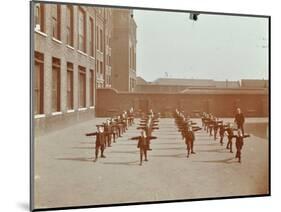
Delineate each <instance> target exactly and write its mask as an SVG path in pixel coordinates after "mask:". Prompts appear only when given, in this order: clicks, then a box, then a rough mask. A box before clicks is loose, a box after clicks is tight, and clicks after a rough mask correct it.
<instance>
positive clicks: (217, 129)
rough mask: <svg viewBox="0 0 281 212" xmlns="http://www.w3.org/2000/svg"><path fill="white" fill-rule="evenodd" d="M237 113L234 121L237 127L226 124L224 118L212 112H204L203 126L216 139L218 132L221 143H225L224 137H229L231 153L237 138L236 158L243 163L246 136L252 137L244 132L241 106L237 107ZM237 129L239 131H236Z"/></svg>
mask: <svg viewBox="0 0 281 212" xmlns="http://www.w3.org/2000/svg"><path fill="white" fill-rule="evenodd" d="M237 114H238V115H237ZM237 114H236V115H235V120H234V122H235V123H236V125H237V128H234V126H233V124H231V123H227V124H224V122H223V120H219V119H218V118H217V117H215V116H214V115H213V114H211V113H205V112H204V113H203V114H202V118H201V120H202V127H203V129H204V130H205V131H207V133H209V135H210V136H214V140H216V139H217V134H219V136H220V144H221V145H223V139H224V137H227V145H226V149H229V151H230V153H233V148H232V140H233V138H236V142H235V146H236V158H238V162H239V163H241V162H242V161H241V151H242V147H243V144H244V138H247V137H250V135H248V134H245V133H244V127H243V125H244V121H245V119H244V116H243V114H242V113H241V110H240V108H237ZM235 131H237V133H235Z"/></svg>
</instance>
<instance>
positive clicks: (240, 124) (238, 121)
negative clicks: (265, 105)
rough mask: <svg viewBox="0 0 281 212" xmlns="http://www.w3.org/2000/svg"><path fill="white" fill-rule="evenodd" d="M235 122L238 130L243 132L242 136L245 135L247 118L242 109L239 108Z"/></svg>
mask: <svg viewBox="0 0 281 212" xmlns="http://www.w3.org/2000/svg"><path fill="white" fill-rule="evenodd" d="M234 122H235V123H236V124H237V128H238V129H241V130H242V134H243V135H244V122H245V118H244V115H243V113H242V112H241V109H240V108H237V113H236V115H235V120H234Z"/></svg>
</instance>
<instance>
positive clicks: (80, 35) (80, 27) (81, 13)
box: [78, 8, 86, 52]
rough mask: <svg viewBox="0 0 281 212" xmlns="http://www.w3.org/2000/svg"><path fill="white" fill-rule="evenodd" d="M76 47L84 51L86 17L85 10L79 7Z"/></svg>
mask: <svg viewBox="0 0 281 212" xmlns="http://www.w3.org/2000/svg"><path fill="white" fill-rule="evenodd" d="M78 49H79V50H81V51H83V52H86V19H85V12H84V10H82V9H81V8H79V22H78Z"/></svg>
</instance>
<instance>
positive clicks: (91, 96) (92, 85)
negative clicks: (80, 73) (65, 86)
mask: <svg viewBox="0 0 281 212" xmlns="http://www.w3.org/2000/svg"><path fill="white" fill-rule="evenodd" d="M94 80H95V78H94V70H92V69H91V70H90V104H91V106H93V105H94V95H95V93H94V89H95V86H94V85H95V81H94Z"/></svg>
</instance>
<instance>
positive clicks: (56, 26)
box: [51, 4, 61, 40]
mask: <svg viewBox="0 0 281 212" xmlns="http://www.w3.org/2000/svg"><path fill="white" fill-rule="evenodd" d="M60 9H61V8H60V5H58V4H52V9H51V10H52V11H51V12H52V36H53V37H54V38H56V39H58V40H60V23H61V13H60Z"/></svg>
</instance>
